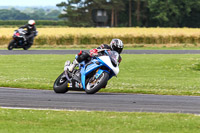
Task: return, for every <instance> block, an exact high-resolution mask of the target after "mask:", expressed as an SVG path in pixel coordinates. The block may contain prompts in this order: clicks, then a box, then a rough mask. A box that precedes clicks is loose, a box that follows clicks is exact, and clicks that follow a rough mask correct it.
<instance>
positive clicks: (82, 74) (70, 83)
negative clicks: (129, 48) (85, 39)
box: [54, 50, 119, 94]
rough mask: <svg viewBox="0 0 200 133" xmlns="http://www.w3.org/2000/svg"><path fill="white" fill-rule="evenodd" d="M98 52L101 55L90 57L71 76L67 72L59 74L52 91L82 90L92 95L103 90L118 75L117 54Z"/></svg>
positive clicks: (104, 51) (113, 52)
mask: <svg viewBox="0 0 200 133" xmlns="http://www.w3.org/2000/svg"><path fill="white" fill-rule="evenodd" d="M100 52H101V55H99V56H94V57H92V59H91V60H90V61H89V62H85V61H82V62H81V63H80V64H79V66H78V68H76V69H75V70H73V72H72V75H71V76H69V74H67V72H64V73H63V74H61V75H60V76H59V77H60V78H59V77H58V78H57V80H56V81H55V83H54V91H55V92H56V93H65V92H67V91H68V90H84V91H85V92H86V93H87V94H94V93H96V92H97V91H99V90H100V89H101V88H105V87H106V85H107V82H108V80H109V79H111V78H112V77H113V76H117V74H118V73H119V63H118V60H119V54H118V53H117V52H116V51H110V50H101V51H100ZM63 77H64V78H63ZM65 78H66V79H65ZM59 86H62V88H61V87H60V88H61V89H60V88H59ZM60 90H62V91H60Z"/></svg>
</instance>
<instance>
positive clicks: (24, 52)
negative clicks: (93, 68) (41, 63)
mask: <svg viewBox="0 0 200 133" xmlns="http://www.w3.org/2000/svg"><path fill="white" fill-rule="evenodd" d="M79 51H80V50H11V51H9V50H0V55H18V54H77V53H79ZM84 51H88V50H84ZM122 54H200V50H123V52H122Z"/></svg>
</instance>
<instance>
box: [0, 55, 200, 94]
mask: <svg viewBox="0 0 200 133" xmlns="http://www.w3.org/2000/svg"><path fill="white" fill-rule="evenodd" d="M122 58H123V60H122V63H121V64H120V73H119V75H118V77H117V78H115V77H113V78H112V79H111V80H110V81H109V82H108V85H107V88H106V89H102V90H101V91H103V92H126V93H144V94H164V95H198V96H199V95H200V84H199V82H200V55H189V54H187V55H122ZM69 59H70V60H73V59H74V55H0V61H1V63H0V86H1V87H20V88H35V89H52V86H53V83H54V81H55V79H56V78H57V77H58V75H59V74H60V73H62V72H63V66H64V62H65V61H66V60H69Z"/></svg>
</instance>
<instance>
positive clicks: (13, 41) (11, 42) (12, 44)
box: [8, 40, 15, 50]
mask: <svg viewBox="0 0 200 133" xmlns="http://www.w3.org/2000/svg"><path fill="white" fill-rule="evenodd" d="M14 43H15V40H11V41H10V43H9V45H8V50H12V49H13V48H14Z"/></svg>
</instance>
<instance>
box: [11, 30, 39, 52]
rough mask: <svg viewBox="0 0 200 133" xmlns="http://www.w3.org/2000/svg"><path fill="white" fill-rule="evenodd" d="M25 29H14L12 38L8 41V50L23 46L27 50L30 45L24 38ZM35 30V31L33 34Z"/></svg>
mask: <svg viewBox="0 0 200 133" xmlns="http://www.w3.org/2000/svg"><path fill="white" fill-rule="evenodd" d="M26 33H27V31H26V30H24V29H18V30H15V31H14V34H13V40H11V41H10V43H9V45H8V50H12V49H13V48H23V49H24V50H27V49H29V48H30V47H31V45H30V44H29V42H28V41H27V40H26ZM36 35H37V32H36V33H35V36H36Z"/></svg>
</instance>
